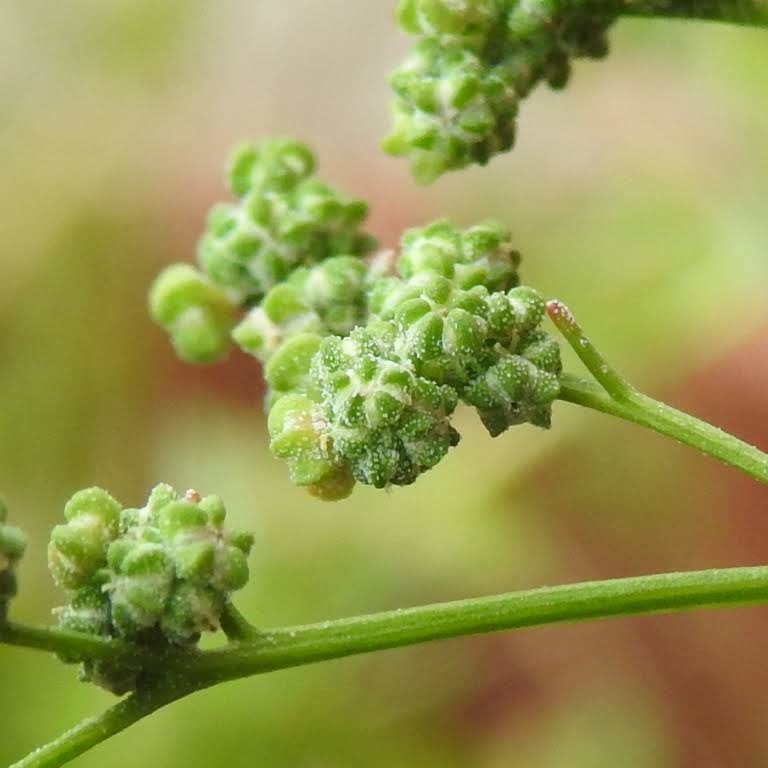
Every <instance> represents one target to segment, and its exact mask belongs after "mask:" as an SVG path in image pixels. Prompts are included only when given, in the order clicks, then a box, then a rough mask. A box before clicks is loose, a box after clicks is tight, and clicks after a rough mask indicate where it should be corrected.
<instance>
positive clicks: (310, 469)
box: [268, 394, 337, 485]
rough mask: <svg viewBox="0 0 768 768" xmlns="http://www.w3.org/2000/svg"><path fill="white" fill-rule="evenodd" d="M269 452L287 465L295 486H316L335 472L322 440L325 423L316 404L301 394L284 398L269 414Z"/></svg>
mask: <svg viewBox="0 0 768 768" xmlns="http://www.w3.org/2000/svg"><path fill="white" fill-rule="evenodd" d="M268 426H269V434H270V437H271V441H270V444H269V447H270V450H271V451H272V453H273V454H274V455H275V456H277V457H278V458H280V459H285V460H286V461H287V462H288V471H289V473H290V476H291V480H292V481H293V482H294V483H296V484H297V485H316V484H318V483H320V482H322V481H323V480H324V479H325V478H327V477H328V476H330V475H332V474H333V473H334V472H336V470H337V463H336V462H334V461H333V460H332V458H331V456H330V445H329V443H328V440H327V438H326V437H325V429H326V426H327V425H326V422H325V420H324V417H323V411H322V409H321V408H320V406H319V405H318V404H317V403H314V402H312V400H310V399H309V398H308V397H305V396H304V395H290V394H289V395H286V396H285V397H282V398H280V400H278V401H277V403H275V405H274V406H273V407H272V410H271V411H270V412H269V422H268Z"/></svg>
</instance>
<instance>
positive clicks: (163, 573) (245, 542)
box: [48, 485, 253, 693]
mask: <svg viewBox="0 0 768 768" xmlns="http://www.w3.org/2000/svg"><path fill="white" fill-rule="evenodd" d="M64 516H65V518H66V520H67V522H66V524H64V525H58V526H56V527H55V528H54V529H53V531H52V533H51V540H50V544H49V546H48V563H49V568H50V570H51V573H52V575H53V578H54V580H55V581H56V583H57V584H58V585H59V586H60V587H62V588H63V589H65V590H67V591H68V593H69V603H68V604H67V605H65V606H63V607H61V608H58V609H57V610H56V614H57V616H58V622H59V624H60V626H62V627H64V628H67V629H71V630H76V631H79V632H86V633H89V634H94V635H99V636H102V637H118V638H123V639H126V640H130V641H132V642H135V643H137V644H145V645H149V646H152V647H155V648H157V647H164V646H168V645H174V646H192V645H194V644H195V643H196V642H197V641H198V639H199V638H200V634H201V633H202V632H204V631H214V630H216V629H217V628H218V627H219V621H220V618H221V615H222V612H223V611H224V608H225V606H226V603H227V601H228V599H229V595H230V594H231V593H232V592H234V591H236V590H238V589H241V588H242V587H243V586H245V584H246V582H247V581H248V563H247V556H248V553H249V552H250V549H251V546H252V545H253V537H252V536H251V535H250V534H247V533H234V532H226V531H225V530H224V527H223V526H224V519H225V516H226V512H225V509H224V505H223V503H222V501H221V499H220V498H219V497H218V496H205V497H201V496H200V495H199V494H198V493H197V492H195V491H187V492H186V494H184V495H180V494H178V493H177V492H176V491H174V490H173V488H171V487H170V486H168V485H158V486H157V487H155V488H154V489H153V491H152V492H151V494H150V496H149V499H148V500H147V503H146V505H145V506H144V507H142V508H140V509H133V508H123V507H122V505H121V504H119V503H118V502H117V501H116V500H115V499H114V498H112V496H110V495H109V493H107V492H106V491H105V490H103V489H101V488H88V489H86V490H83V491H79V492H78V493H76V494H75V495H74V496H73V497H72V498H71V499H70V500H69V501H68V502H67V504H66V507H65V508H64ZM83 672H84V678H85V679H89V680H93V681H94V682H97V683H99V684H100V685H102V686H104V687H106V688H108V689H109V690H112V691H115V692H118V693H120V692H124V691H125V690H130V689H131V688H132V687H133V685H134V683H135V677H136V673H137V670H135V669H133V668H131V667H130V666H126V665H125V664H114V663H109V662H89V663H87V664H86V665H85V667H84V670H83Z"/></svg>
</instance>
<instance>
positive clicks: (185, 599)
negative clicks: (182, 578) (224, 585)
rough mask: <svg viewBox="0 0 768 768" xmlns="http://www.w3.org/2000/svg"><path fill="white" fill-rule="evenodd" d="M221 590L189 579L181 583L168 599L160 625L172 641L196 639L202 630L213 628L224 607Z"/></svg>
mask: <svg viewBox="0 0 768 768" xmlns="http://www.w3.org/2000/svg"><path fill="white" fill-rule="evenodd" d="M224 605H225V600H224V598H223V597H222V595H221V593H220V592H217V591H216V590H214V589H212V588H209V587H205V586H197V585H195V584H191V583H189V582H182V583H180V584H179V585H178V586H177V587H176V589H174V591H173V594H172V595H171V597H170V600H169V601H168V606H167V609H166V611H165V613H164V614H163V618H162V622H161V625H160V628H161V630H162V632H163V634H164V635H165V636H166V637H167V638H168V639H169V640H170V641H172V642H174V643H179V644H185V643H191V642H196V641H197V639H198V638H199V636H200V634H201V633H202V632H214V631H215V630H217V629H218V628H219V620H220V617H221V613H222V611H223V610H224Z"/></svg>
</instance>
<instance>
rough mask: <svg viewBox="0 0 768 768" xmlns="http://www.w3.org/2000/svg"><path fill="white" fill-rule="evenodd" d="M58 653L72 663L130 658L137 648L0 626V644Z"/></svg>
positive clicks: (78, 634) (77, 635)
mask: <svg viewBox="0 0 768 768" xmlns="http://www.w3.org/2000/svg"><path fill="white" fill-rule="evenodd" d="M3 643H4V644H6V645H16V646H20V647H22V648H34V649H36V650H40V651H50V652H51V653H60V654H62V655H63V656H67V657H69V658H71V659H75V660H78V659H114V658H117V657H119V656H121V655H124V656H132V655H135V654H136V653H137V651H136V648H135V647H134V646H132V645H130V644H129V643H124V642H123V641H122V640H115V639H111V638H108V637H98V636H96V635H87V634H84V633H83V632H71V631H69V630H66V629H58V628H57V627H34V626H29V625H27V624H18V623H16V622H12V621H10V622H7V623H2V622H0V644H3Z"/></svg>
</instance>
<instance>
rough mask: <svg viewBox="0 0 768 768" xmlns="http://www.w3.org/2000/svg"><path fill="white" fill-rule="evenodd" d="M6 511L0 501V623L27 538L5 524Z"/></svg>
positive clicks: (11, 592)
mask: <svg viewBox="0 0 768 768" xmlns="http://www.w3.org/2000/svg"><path fill="white" fill-rule="evenodd" d="M7 518H8V510H7V508H6V506H5V502H4V501H2V500H0V621H5V618H6V616H7V614H8V603H9V602H10V601H11V599H12V598H13V597H14V595H15V594H16V589H17V586H18V585H17V582H16V572H15V571H16V566H17V565H18V562H19V560H21V558H22V557H23V555H24V550H25V549H26V548H27V537H26V536H25V535H24V533H23V532H22V531H21V530H20V529H19V528H16V527H14V526H12V525H7V524H6V522H5V521H6V519H7Z"/></svg>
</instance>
